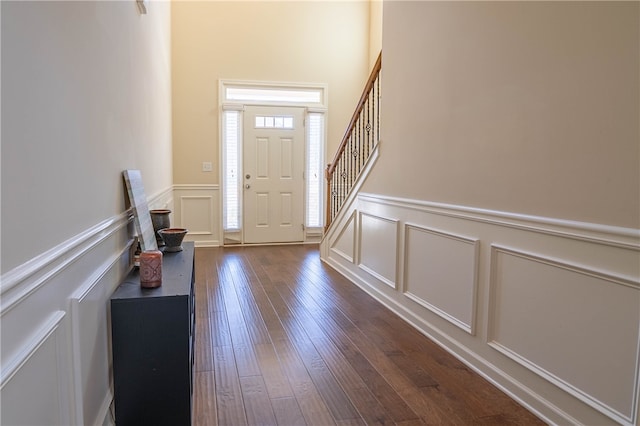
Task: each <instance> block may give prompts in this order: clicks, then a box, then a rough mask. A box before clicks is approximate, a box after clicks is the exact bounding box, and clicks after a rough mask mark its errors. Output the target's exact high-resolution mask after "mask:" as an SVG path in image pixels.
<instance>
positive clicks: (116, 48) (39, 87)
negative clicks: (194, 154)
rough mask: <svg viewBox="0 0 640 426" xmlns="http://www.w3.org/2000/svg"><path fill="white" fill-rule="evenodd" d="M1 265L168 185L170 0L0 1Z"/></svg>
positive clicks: (26, 256) (31, 254)
mask: <svg viewBox="0 0 640 426" xmlns="http://www.w3.org/2000/svg"><path fill="white" fill-rule="evenodd" d="M1 7H2V271H3V272H4V271H6V270H8V269H11V268H12V267H15V266H17V265H19V264H21V263H23V262H25V261H27V260H29V259H30V258H31V257H34V256H35V255H37V254H39V253H42V252H44V251H46V250H48V249H50V248H51V247H53V246H54V245H57V244H59V243H61V242H62V241H65V240H66V239H68V238H70V237H72V236H74V235H76V234H78V233H79V232H81V231H83V230H86V229H88V228H90V227H91V226H94V225H96V224H97V223H99V222H101V221H103V220H105V219H107V218H109V217H112V216H113V215H116V214H119V213H121V212H123V211H124V197H125V193H124V191H123V183H122V177H121V172H122V170H124V169H128V168H135V169H140V170H141V171H142V175H143V181H144V184H145V190H146V193H147V195H152V194H156V193H158V192H159V191H163V190H166V189H167V188H169V187H170V186H171V184H172V171H171V148H172V147H171V91H170V83H171V68H170V66H171V63H170V42H171V35H170V7H169V3H167V2H162V1H153V2H152V3H151V4H150V5H149V14H147V15H140V13H139V12H138V9H137V6H136V4H135V2H133V1H131V2H99V1H95V2H94V1H92V2H49V1H44V2H5V1H3V2H2V5H1Z"/></svg>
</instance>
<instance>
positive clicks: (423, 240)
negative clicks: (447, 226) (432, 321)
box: [403, 224, 480, 334]
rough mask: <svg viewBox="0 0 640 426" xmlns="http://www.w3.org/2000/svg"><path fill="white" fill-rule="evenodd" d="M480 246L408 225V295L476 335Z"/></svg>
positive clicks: (465, 238)
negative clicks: (475, 319)
mask: <svg viewBox="0 0 640 426" xmlns="http://www.w3.org/2000/svg"><path fill="white" fill-rule="evenodd" d="M479 248H480V243H479V241H478V240H476V239H472V238H468V237H462V236H459V235H455V234H451V233H446V232H441V231H438V230H435V229H429V228H425V227H421V226H416V225H410V224H407V225H405V258H404V271H405V273H404V286H403V287H404V292H405V295H406V296H407V297H409V298H410V299H412V300H413V301H415V302H417V303H419V304H421V305H422V306H424V307H425V308H427V309H429V310H431V311H432V312H434V313H436V314H438V315H440V316H441V317H443V318H444V319H446V320H447V321H450V322H451V323H453V324H454V325H456V326H457V327H460V328H461V329H463V330H465V331H466V332H467V333H470V334H474V333H475V329H474V322H475V321H474V318H475V308H476V286H477V282H478V253H479Z"/></svg>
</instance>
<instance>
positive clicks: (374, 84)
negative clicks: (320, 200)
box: [325, 52, 382, 234]
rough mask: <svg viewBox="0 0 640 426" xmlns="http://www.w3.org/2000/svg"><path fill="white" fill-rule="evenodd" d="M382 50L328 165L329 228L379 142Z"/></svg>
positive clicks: (327, 225)
mask: <svg viewBox="0 0 640 426" xmlns="http://www.w3.org/2000/svg"><path fill="white" fill-rule="evenodd" d="M381 69H382V52H380V54H379V55H378V59H377V61H376V63H375V65H374V66H373V69H372V71H371V75H370V76H369V79H368V80H367V84H366V85H365V87H364V90H363V92H362V96H361V97H360V100H359V101H358V105H357V106H356V109H355V112H354V113H353V117H352V118H351V121H350V122H349V126H348V127H347V131H346V132H345V134H344V137H343V138H342V142H341V143H340V146H339V147H338V150H337V151H336V155H335V157H334V159H333V161H332V162H331V163H329V164H328V165H327V170H326V178H327V198H326V200H327V214H326V225H325V234H326V231H327V230H328V229H329V227H330V226H331V223H333V221H334V219H335V218H336V217H337V216H338V214H339V213H340V211H341V209H342V207H343V206H344V205H345V203H347V201H349V200H350V195H352V193H353V192H354V188H355V187H356V185H357V184H359V183H361V182H362V180H363V178H364V175H363V170H364V169H365V168H366V166H367V165H368V164H369V163H370V161H371V159H372V157H373V155H374V153H377V147H378V142H379V141H380V98H381V97H380V71H381Z"/></svg>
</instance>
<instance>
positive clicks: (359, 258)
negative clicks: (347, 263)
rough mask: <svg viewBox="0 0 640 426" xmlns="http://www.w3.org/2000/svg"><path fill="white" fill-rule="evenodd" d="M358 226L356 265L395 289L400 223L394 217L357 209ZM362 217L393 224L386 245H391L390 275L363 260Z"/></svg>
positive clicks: (363, 233)
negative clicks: (387, 275) (392, 233)
mask: <svg viewBox="0 0 640 426" xmlns="http://www.w3.org/2000/svg"><path fill="white" fill-rule="evenodd" d="M358 213H359V214H358V227H357V232H356V233H357V238H356V240H357V241H358V244H357V250H356V263H357V265H358V267H359V268H360V269H362V270H363V271H365V272H367V273H368V274H370V275H371V276H373V277H375V278H377V279H378V280H380V281H381V282H383V283H384V284H386V285H388V286H389V287H391V288H393V289H397V285H398V237H399V234H400V233H399V232H398V227H399V225H400V221H399V220H398V219H395V218H389V217H383V216H379V215H376V214H372V213H368V212H366V211H359V212H358ZM364 217H369V218H372V219H374V220H378V221H381V222H383V223H388V224H391V225H393V232H394V235H393V238H390V240H389V241H387V244H388V246H391V247H393V259H391V261H392V262H393V272H392V277H386V276H385V275H384V274H383V273H382V272H380V271H377V270H376V269H374V267H373V266H372V265H367V264H366V263H365V262H364V260H363V249H362V247H363V238H365V230H364V225H363V218H364Z"/></svg>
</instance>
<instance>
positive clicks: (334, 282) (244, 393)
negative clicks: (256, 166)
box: [193, 245, 543, 426]
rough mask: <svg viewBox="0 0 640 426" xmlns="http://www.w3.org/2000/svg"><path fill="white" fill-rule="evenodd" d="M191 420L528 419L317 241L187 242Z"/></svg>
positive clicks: (251, 422) (466, 421)
mask: <svg viewBox="0 0 640 426" xmlns="http://www.w3.org/2000/svg"><path fill="white" fill-rule="evenodd" d="M195 261H196V315H197V318H196V354H195V357H196V358H195V373H194V374H195V378H194V381H195V387H194V422H193V424H194V425H198V426H199V425H222V426H227V425H229V426H231V425H233V426H236V425H286V426H289V425H291V426H293V425H321V426H324V425H364V424H371V425H375V424H380V425H403V426H411V425H445V424H446V425H449V424H452V425H536V424H543V423H542V422H541V421H540V420H538V419H537V418H536V417H534V416H533V415H532V414H531V413H529V412H528V411H527V410H525V409H524V408H523V407H521V406H520V405H518V404H517V403H516V402H514V401H513V400H511V399H510V398H509V397H507V396H506V395H505V394H504V393H502V392H501V391H499V390H498V389H497V388H495V387H494V386H492V385H491V384H490V383H488V382H487V381H486V380H484V379H483V378H481V377H480V376H478V375H477V374H475V373H474V372H472V371H471V370H469V369H468V368H467V367H465V366H464V365H463V364H462V363H460V362H459V361H458V360H456V359H455V358H453V357H452V356H451V355H449V354H448V353H446V352H445V351H444V350H442V349H441V348H440V347H438V346H437V345H435V344H434V343H432V342H431V341H430V340H429V339H427V338H426V337H424V336H423V335H422V334H420V333H419V332H417V331H416V330H415V329H413V328H412V327H411V326H409V325H408V324H406V323H405V322H404V321H403V320H402V319H400V318H399V317H397V316H396V315H395V314H393V313H392V312H391V311H389V310H388V309H386V308H384V307H383V306H382V305H380V304H379V303H378V302H377V301H375V300H374V299H373V298H371V297H369V296H368V295H367V294H366V293H364V292H363V291H362V290H360V289H359V288H358V287H357V286H355V285H353V284H352V283H350V282H349V281H348V280H346V279H345V278H344V277H342V276H341V275H340V274H338V273H337V272H335V271H334V270H332V269H331V268H329V267H328V266H326V265H325V264H323V263H321V262H320V257H319V253H318V247H317V246H310V245H304V246H302V245H299V246H263V247H237V248H198V249H196V260H195Z"/></svg>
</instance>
